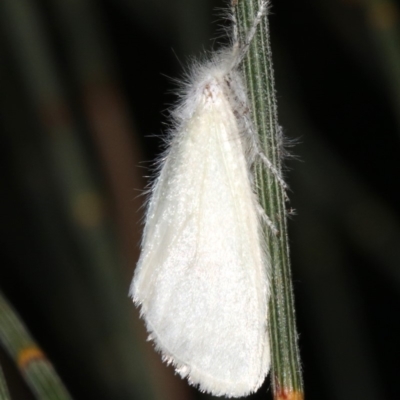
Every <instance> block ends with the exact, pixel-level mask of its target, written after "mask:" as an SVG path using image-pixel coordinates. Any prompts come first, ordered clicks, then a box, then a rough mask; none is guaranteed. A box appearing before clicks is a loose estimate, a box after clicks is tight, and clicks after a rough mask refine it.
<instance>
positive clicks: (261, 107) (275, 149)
mask: <svg viewBox="0 0 400 400" xmlns="http://www.w3.org/2000/svg"><path fill="white" fill-rule="evenodd" d="M232 4H233V5H234V12H235V14H236V19H237V21H238V35H239V40H240V41H241V42H243V41H244V39H245V38H246V36H247V32H248V30H249V29H250V28H251V26H252V24H253V20H254V16H255V15H256V14H257V12H258V10H259V8H260V0H236V1H235V0H233V1H232ZM243 72H244V75H245V82H246V85H247V90H248V95H249V101H250V108H251V111H252V116H253V122H254V127H255V129H256V131H257V132H258V134H259V136H260V142H261V145H262V149H263V151H264V154H265V155H266V156H267V157H268V159H269V160H270V161H271V163H272V164H273V166H274V167H275V169H276V170H277V171H279V173H281V169H282V138H281V130H280V127H279V124H278V112H277V101H276V95H275V83H274V73H273V67H272V54H271V46H270V40H269V24H268V20H267V17H264V18H263V20H262V22H261V23H260V24H259V26H258V27H257V32H256V35H255V37H254V39H253V41H252V43H251V45H250V48H249V52H248V54H247V56H246V58H245V59H244V62H243ZM255 180H256V183H257V189H258V194H259V199H260V203H261V205H262V206H263V207H264V209H265V212H266V213H267V215H268V217H269V218H270V219H271V221H272V222H273V224H274V225H275V226H276V228H277V229H278V232H279V234H278V235H274V234H273V233H271V230H270V229H265V237H266V241H267V246H268V249H269V252H270V256H271V262H272V271H271V282H272V284H271V293H272V294H271V301H270V314H269V334H270V343H271V363H272V368H271V381H272V387H273V393H274V399H276V400H281V399H282V400H283V399H286V400H289V399H290V400H295V399H296V400H300V399H303V397H304V396H303V381H302V374H301V367H300V356H299V349H298V346H297V332H296V324H295V311H294V301H293V290H292V282H291V272H290V258H289V247H288V237H287V223H286V220H287V211H286V205H285V200H286V194H285V189H284V187H283V186H282V184H280V182H279V181H278V179H277V177H276V174H274V173H273V172H272V171H271V170H268V169H266V168H264V167H263V166H262V165H260V164H258V165H257V166H256V168H255Z"/></svg>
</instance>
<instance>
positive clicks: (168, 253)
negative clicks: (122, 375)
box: [131, 96, 269, 397]
mask: <svg viewBox="0 0 400 400" xmlns="http://www.w3.org/2000/svg"><path fill="white" fill-rule="evenodd" d="M220 97H221V98H219V102H220V103H221V104H213V105H212V106H210V104H208V103H207V102H205V104H203V105H200V106H199V107H198V108H197V110H196V112H195V113H194V114H193V116H192V117H191V118H189V119H188V121H187V123H186V124H185V125H184V126H183V128H182V132H180V133H179V135H178V136H176V138H175V139H174V142H173V143H172V146H171V150H170V153H169V154H168V156H167V159H166V162H165V164H164V166H163V168H162V170H161V173H160V176H159V178H158V181H157V183H156V185H155V188H154V192H153V196H152V198H151V200H150V204H149V208H148V214H147V218H146V227H145V234H144V241H143V247H142V254H141V258H140V260H139V263H138V266H137V270H136V272H135V277H134V280H133V282H132V287H131V293H132V296H133V298H134V300H135V302H137V303H139V304H141V307H142V309H141V310H142V314H143V317H144V319H145V322H146V325H147V329H148V330H149V332H150V333H151V337H152V339H153V340H154V342H155V344H156V346H157V348H158V349H159V350H161V352H162V353H163V355H164V357H165V358H166V359H167V360H168V362H171V363H173V364H174V365H175V366H176V368H177V371H178V372H179V373H180V374H181V375H182V376H187V377H188V379H189V381H190V382H191V383H193V384H198V385H199V386H200V389H201V390H204V391H208V392H211V393H213V394H215V395H228V396H232V397H239V396H242V395H245V394H248V393H250V392H252V391H255V390H256V389H257V388H258V387H259V386H260V385H261V384H262V382H263V380H264V378H265V376H266V374H267V373H268V370H269V345H268V334H267V326H266V323H267V301H268V293H269V287H268V283H267V282H268V281H267V276H266V269H267V267H268V265H267V264H268V259H267V257H266V254H265V252H264V251H263V246H262V244H261V243H262V241H261V230H260V222H259V218H258V215H257V210H256V199H255V195H254V193H253V191H252V185H251V181H250V178H249V171H248V169H249V168H248V165H247V162H246V159H245V151H244V149H243V144H242V139H241V137H240V132H239V128H238V124H237V122H236V119H235V117H234V115H233V113H232V111H231V107H230V105H229V102H228V100H227V99H226V98H225V97H224V96H220Z"/></svg>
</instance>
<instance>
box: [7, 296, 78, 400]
mask: <svg viewBox="0 0 400 400" xmlns="http://www.w3.org/2000/svg"><path fill="white" fill-rule="evenodd" d="M0 344H1V345H2V346H3V347H4V349H5V350H6V351H7V353H8V354H9V355H10V357H11V358H12V359H13V360H14V362H15V363H16V364H17V366H18V368H19V370H20V371H21V374H22V376H23V377H24V379H25V380H26V382H27V383H28V385H29V387H30V388H31V389H32V392H33V393H34V395H35V396H36V398H37V399H39V400H71V399H72V398H71V396H70V395H69V393H68V392H67V390H66V388H65V387H64V385H63V383H62V382H61V380H60V378H59V377H58V375H57V373H56V372H55V370H54V368H53V366H52V364H51V363H50V362H49V361H48V359H47V358H46V356H45V355H44V354H43V352H42V351H41V350H40V348H39V347H38V345H37V344H36V343H35V341H34V340H33V339H32V337H31V336H30V334H29V332H28V331H27V330H26V328H25V326H24V325H23V323H22V322H21V320H20V318H19V316H18V315H17V314H16V312H15V311H14V310H13V309H12V308H11V307H10V305H9V304H8V302H7V300H6V299H5V298H4V296H3V295H2V293H0ZM1 399H2V397H1Z"/></svg>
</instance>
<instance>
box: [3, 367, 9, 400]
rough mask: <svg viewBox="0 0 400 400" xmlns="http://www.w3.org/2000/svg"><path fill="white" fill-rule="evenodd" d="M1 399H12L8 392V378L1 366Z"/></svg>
mask: <svg viewBox="0 0 400 400" xmlns="http://www.w3.org/2000/svg"><path fill="white" fill-rule="evenodd" d="M0 400H11V397H10V393H9V392H8V388H7V382H6V378H5V376H4V374H3V369H2V368H1V367H0Z"/></svg>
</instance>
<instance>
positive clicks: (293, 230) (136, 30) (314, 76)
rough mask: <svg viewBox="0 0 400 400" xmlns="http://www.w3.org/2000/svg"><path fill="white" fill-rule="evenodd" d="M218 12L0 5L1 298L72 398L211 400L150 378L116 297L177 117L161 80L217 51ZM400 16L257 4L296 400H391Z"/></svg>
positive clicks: (25, 1)
mask: <svg viewBox="0 0 400 400" xmlns="http://www.w3.org/2000/svg"><path fill="white" fill-rule="evenodd" d="M223 4H224V3H223V2H222V0H221V1H218V0H215V1H214V0H201V1H200V0H170V1H162V2H160V1H155V0H146V1H139V0H64V1H62V0H2V1H1V2H0V55H1V60H2V62H1V63H0V132H1V140H2V149H3V156H2V157H1V160H0V162H1V171H2V179H1V180H0V185H1V193H2V195H1V196H0V212H1V221H2V223H1V225H0V226H1V234H2V235H1V236H2V237H3V240H2V259H1V268H0V283H1V289H2V290H3V292H4V293H5V294H6V295H7V297H8V299H9V300H10V302H11V303H12V304H13V306H14V307H15V308H16V309H17V310H18V313H19V314H20V315H21V317H22V319H23V321H24V322H25V324H26V325H27V326H28V327H29V329H30V331H31V333H32V334H33V336H34V337H35V339H36V341H37V342H38V343H39V344H40V346H41V347H42V348H43V350H44V351H45V352H46V354H47V355H48V357H49V358H50V359H51V360H52V362H53V364H54V366H55V368H56V370H57V371H58V373H59V375H60V376H61V377H62V379H63V381H64V383H65V385H66V386H67V388H68V390H69V392H70V393H71V395H72V397H73V398H75V399H91V398H96V399H98V400H103V399H104V400H106V399H107V400H108V399H113V400H119V399H120V400H125V399H160V400H161V399H195V398H199V399H200V398H205V397H209V396H206V395H203V394H201V393H198V392H197V391H196V390H195V389H193V388H190V387H188V385H187V384H186V382H185V381H182V380H180V379H179V378H178V377H176V376H174V374H173V371H172V370H171V368H167V367H166V366H165V365H163V364H162V363H161V361H160V357H159V355H158V354H156V353H155V352H154V351H153V349H152V346H151V345H150V344H149V343H148V342H146V333H145V332H144V329H143V326H142V322H141V321H140V320H139V318H138V313H137V311H136V310H135V309H134V307H133V306H132V304H131V302H130V300H129V299H128V298H127V292H128V287H129V282H130V279H131V276H132V273H133V269H134V266H135V262H136V258H137V256H138V250H139V243H140V235H141V228H142V227H141V213H142V208H141V205H142V204H143V200H144V197H143V196H142V195H141V194H142V191H143V188H144V185H145V180H146V179H143V176H144V177H146V176H148V175H150V174H151V168H150V166H151V165H152V164H151V161H152V160H154V158H155V156H156V154H159V152H160V147H161V146H162V144H163V142H162V134H163V132H165V130H166V127H165V123H166V120H167V119H166V115H167V112H166V109H167V108H168V106H169V105H170V104H172V103H174V102H175V101H176V97H175V96H174V94H173V89H174V88H175V84H174V83H173V82H172V80H171V78H169V77H172V78H176V77H179V76H182V71H183V69H184V67H182V65H183V66H185V65H187V64H188V62H189V58H190V57H195V56H196V57H201V55H202V54H204V50H205V49H206V50H207V49H212V48H216V47H218V44H219V43H224V41H225V42H226V40H224V34H223V30H221V29H219V28H220V25H221V19H220V14H221V12H220V11H219V9H220V8H221V7H223ZM399 7H400V4H399V1H389V0H324V1H319V0H305V1H303V2H293V1H285V0H280V1H278V0H276V1H272V8H271V16H270V24H271V40H272V51H273V57H274V64H275V74H276V86H277V93H278V110H279V119H280V123H281V124H282V126H283V130H284V132H285V134H286V136H287V137H288V140H289V142H290V140H291V139H294V140H295V142H296V145H295V146H294V147H293V148H290V151H291V152H292V153H293V154H294V155H295V156H296V157H295V158H294V159H289V160H288V162H287V165H288V171H287V173H286V175H287V180H288V182H289V185H290V187H291V193H289V196H290V199H291V203H290V207H293V208H294V209H295V210H296V213H297V215H295V216H294V217H293V218H292V219H291V220H290V221H289V231H290V232H289V234H290V235H289V236H290V244H291V248H292V264H293V273H294V276H295V282H294V290H295V296H296V303H297V310H298V311H297V316H298V327H299V332H300V347H301V353H302V358H303V369H304V378H305V392H306V398H307V399H310V400H312V399H320V398H321V397H322V396H323V398H324V399H327V400H337V399H340V400H347V399H348V400H350V399H351V400H353V399H355V398H356V399H363V400H369V399H371V400H375V399H379V400H384V399H394V398H396V397H397V392H398V390H397V387H396V378H397V372H398V367H397V364H398V358H399V352H398V346H397V341H398V337H399V335H400V322H399V319H398V318H396V315H398V313H399V308H400V302H399V293H400V268H399V266H400V245H399V243H400V226H399V211H398V208H397V205H398V204H399V201H400V191H399V190H398V188H397V186H396V182H397V179H398V176H399V173H400V167H399V163H398V153H397V151H398V149H399V145H400V143H399V133H400V117H399V116H400V100H399V99H400V83H399V82H400V46H399V41H400V30H399V26H400V20H399V15H400V13H399ZM222 24H223V25H226V24H227V23H225V22H222ZM215 38H219V39H215ZM7 357H8V356H7V355H5V354H0V361H1V365H2V366H3V367H4V374H5V376H6V378H7V383H8V384H9V388H10V392H11V395H13V393H17V391H16V390H15V389H14V390H13V386H20V385H21V379H20V378H18V376H17V375H18V372H16V371H15V370H13V369H12V368H13V367H12V365H11V363H10V362H9V360H8V359H7ZM268 387H269V383H268V382H266V384H265V385H264V386H263V388H262V389H261V390H260V391H259V393H257V394H256V395H254V396H252V397H251V398H254V399H256V398H268V396H269V394H268V395H266V393H270V392H269V389H268ZM15 398H18V399H21V400H24V399H30V398H31V397H30V393H29V391H27V390H21V391H19V392H18V397H15Z"/></svg>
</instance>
